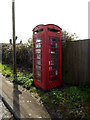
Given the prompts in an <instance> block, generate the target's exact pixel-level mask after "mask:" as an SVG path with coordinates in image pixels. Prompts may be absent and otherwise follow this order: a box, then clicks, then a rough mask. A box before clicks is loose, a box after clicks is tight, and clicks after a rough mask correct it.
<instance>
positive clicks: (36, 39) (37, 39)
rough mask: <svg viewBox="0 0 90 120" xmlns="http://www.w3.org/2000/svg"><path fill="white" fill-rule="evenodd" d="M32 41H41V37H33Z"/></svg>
mask: <svg viewBox="0 0 90 120" xmlns="http://www.w3.org/2000/svg"><path fill="white" fill-rule="evenodd" d="M34 41H35V42H36V43H37V42H41V41H42V39H41V37H38V38H35V39H34Z"/></svg>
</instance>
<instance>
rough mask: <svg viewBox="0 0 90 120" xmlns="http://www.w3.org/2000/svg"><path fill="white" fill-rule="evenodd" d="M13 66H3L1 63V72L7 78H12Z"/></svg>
mask: <svg viewBox="0 0 90 120" xmlns="http://www.w3.org/2000/svg"><path fill="white" fill-rule="evenodd" d="M12 69H13V68H12V66H11V65H9V64H7V65H2V64H1V63H0V72H2V74H3V75H4V76H5V77H10V76H11V71H12Z"/></svg>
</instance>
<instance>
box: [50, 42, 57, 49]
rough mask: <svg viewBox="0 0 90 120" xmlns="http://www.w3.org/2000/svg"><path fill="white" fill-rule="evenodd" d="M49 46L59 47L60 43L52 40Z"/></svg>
mask: <svg viewBox="0 0 90 120" xmlns="http://www.w3.org/2000/svg"><path fill="white" fill-rule="evenodd" d="M49 46H50V47H55V48H57V47H58V43H53V42H51V44H49Z"/></svg>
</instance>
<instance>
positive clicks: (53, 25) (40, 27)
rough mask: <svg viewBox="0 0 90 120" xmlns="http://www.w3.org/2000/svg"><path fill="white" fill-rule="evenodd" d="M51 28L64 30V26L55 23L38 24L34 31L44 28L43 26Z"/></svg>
mask: <svg viewBox="0 0 90 120" xmlns="http://www.w3.org/2000/svg"><path fill="white" fill-rule="evenodd" d="M45 27H46V28H51V29H57V30H62V28H60V27H59V26H57V25H55V24H46V25H44V24H39V25H37V26H36V27H35V28H34V29H33V30H32V31H37V30H38V29H43V28H45Z"/></svg>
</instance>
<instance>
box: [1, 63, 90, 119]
mask: <svg viewBox="0 0 90 120" xmlns="http://www.w3.org/2000/svg"><path fill="white" fill-rule="evenodd" d="M12 70H13V69H12V66H11V65H2V64H0V72H2V74H3V75H4V76H5V77H9V78H10V80H11V81H12V82H15V83H18V84H20V85H22V86H23V87H25V88H26V89H28V90H29V91H30V93H31V94H32V95H33V97H34V98H35V99H36V100H37V101H38V102H40V103H41V104H43V105H44V106H45V107H46V109H47V111H48V112H49V113H50V115H51V116H52V117H53V118H60V119H61V120H63V119H65V120H73V119H76V120H89V101H90V97H89V96H90V87H89V86H69V87H68V86H67V87H62V88H54V89H51V90H49V91H47V92H43V91H42V90H41V89H38V88H36V87H34V86H32V85H33V74H32V73H30V74H25V73H22V72H18V73H17V76H13V74H12Z"/></svg>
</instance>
